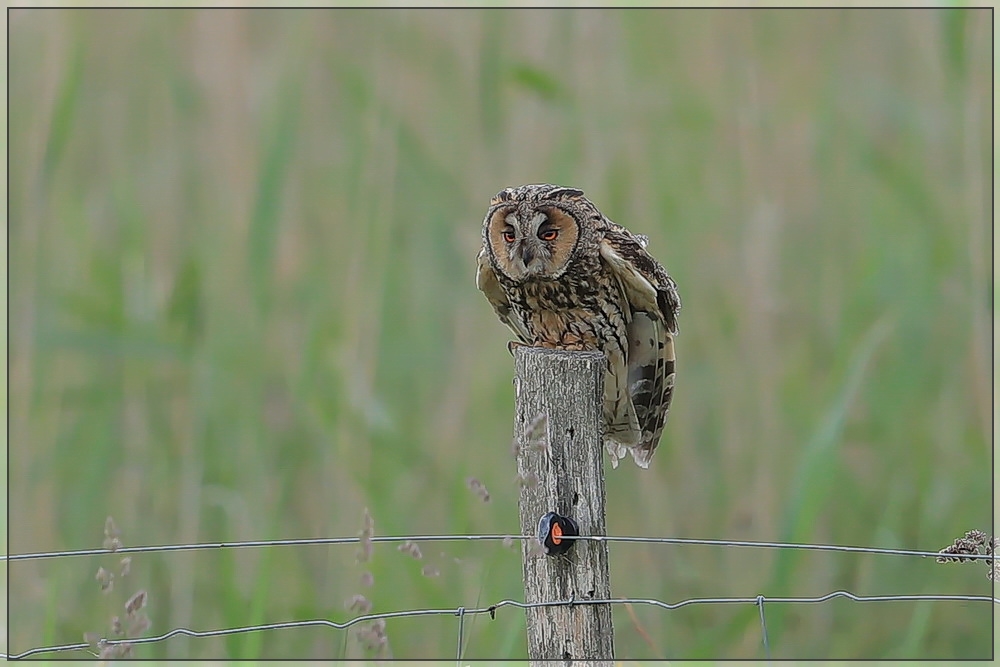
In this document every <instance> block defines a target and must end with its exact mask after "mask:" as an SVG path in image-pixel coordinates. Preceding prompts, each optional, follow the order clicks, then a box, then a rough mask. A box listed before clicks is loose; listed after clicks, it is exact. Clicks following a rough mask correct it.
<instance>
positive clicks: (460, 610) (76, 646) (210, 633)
mask: <svg viewBox="0 0 1000 667" xmlns="http://www.w3.org/2000/svg"><path fill="white" fill-rule="evenodd" d="M363 539H367V540H368V541H370V542H373V543H374V542H400V543H406V542H410V543H419V542H425V543H426V542H462V541H472V542H490V541H503V542H507V543H510V542H512V541H524V540H533V539H536V538H535V536H531V535H409V536H371V537H368V538H360V537H318V538H305V539H286V540H252V541H242V542H201V543H192V544H169V545H151V546H139V547H120V548H116V549H79V550H73V551H47V552H36V553H25V554H10V555H0V561H7V562H14V561H28V560H45V559H52V558H71V557H74V556H94V555H105V554H134V553H149V552H158V551H159V552H163V551H165V552H174V551H198V550H212V549H247V548H267V547H283V546H306V545H314V546H315V545H336V544H359V543H361V542H362V540H363ZM564 539H576V540H591V541H603V542H609V543H644V544H687V545H702V546H719V547H736V548H764V549H798V550H807V551H835V552H848V553H866V554H883V555H893V556H921V557H929V558H937V559H940V558H941V557H942V555H943V554H946V553H947V552H946V551H918V550H912V549H884V548H878V547H857V546H844V545H836V544H797V543H790V542H758V541H746V540H718V539H694V538H680V537H630V536H607V537H600V536H576V537H569V536H566V537H565V538H564ZM955 560H957V559H955ZM961 560H981V561H984V562H993V567H994V568H995V569H996V568H998V567H1000V563H998V562H997V561H1000V558H998V556H997V555H996V554H995V553H987V554H976V553H963V554H962V555H961ZM836 598H846V599H848V600H852V601H854V602H859V603H868V602H917V601H963V602H982V603H992V604H994V605H997V604H1000V598H997V597H991V596H988V595H948V594H945V595H930V594H917V595H906V594H902V595H855V594H854V593H851V592H849V591H833V592H830V593H827V594H826V595H821V596H816V597H767V596H765V595H757V596H755V597H713V598H689V599H686V600H680V601H677V602H666V601H664V600H658V599H653V598H613V599H604V600H599V599H598V600H594V599H568V600H555V601H550V602H536V603H524V602H519V601H517V600H510V599H505V600H500V601H498V602H495V603H493V604H491V605H488V606H483V607H457V608H436V609H435V608H427V609H407V610H402V611H393V612H385V613H379V614H364V615H361V616H356V617H354V618H352V619H350V620H348V621H346V622H344V623H337V622H335V621H330V620H327V619H310V620H300V621H285V622H279V623H263V624H259V625H247V626H241V627H232V628H220V629H216V630H192V629H190V628H173V629H172V630H169V631H168V632H164V633H163V634H160V635H155V636H150V637H137V638H129V639H118V640H116V639H106V638H105V639H102V640H101V646H102V647H104V648H108V647H115V646H118V645H126V644H127V645H131V646H138V645H142V644H155V643H158V642H163V641H166V640H168V639H170V638H172V637H178V636H187V637H196V638H204V637H223V636H227V635H236V634H246V633H254V632H269V631H275V630H285V629H290V628H310V627H323V628H334V629H337V630H347V629H349V628H351V627H352V626H355V625H359V624H362V623H369V622H374V621H379V620H382V621H385V620H388V619H393V618H413V617H424V616H453V617H455V618H456V638H457V642H458V644H457V645H458V649H457V653H456V659H457V660H461V658H462V648H463V646H464V640H465V636H464V635H465V618H466V617H467V616H477V615H483V614H488V615H489V616H490V618H495V617H496V615H497V613H498V611H500V610H502V609H504V608H507V607H510V608H514V609H521V610H525V609H531V608H536V607H557V606H572V605H594V604H608V605H636V606H639V605H645V606H652V607H657V608H660V609H668V610H672V609H680V608H681V607H687V606H691V605H707V604H735V605H753V606H755V607H757V609H758V613H759V617H760V629H761V645H762V647H763V650H764V655H765V657H766V658H767V659H770V657H771V655H770V649H771V647H770V643H769V641H768V634H767V617H766V613H765V606H766V605H774V604H822V603H824V602H827V601H829V600H833V599H836ZM92 649H93V647H92V646H91V645H90V644H88V643H84V642H80V643H73V644H61V645H56V646H41V647H36V648H30V649H27V650H25V651H21V652H19V653H0V657H2V658H4V659H7V660H19V659H23V658H30V657H32V656H37V655H42V654H49V653H68V652H75V651H88V652H90V651H92Z"/></svg>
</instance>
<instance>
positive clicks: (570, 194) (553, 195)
mask: <svg viewBox="0 0 1000 667" xmlns="http://www.w3.org/2000/svg"><path fill="white" fill-rule="evenodd" d="M546 194H547V196H548V197H549V198H550V199H576V198H578V197H582V196H583V190H577V189H576V188H563V187H557V188H555V189H554V190H552V191H550V192H548V193H546Z"/></svg>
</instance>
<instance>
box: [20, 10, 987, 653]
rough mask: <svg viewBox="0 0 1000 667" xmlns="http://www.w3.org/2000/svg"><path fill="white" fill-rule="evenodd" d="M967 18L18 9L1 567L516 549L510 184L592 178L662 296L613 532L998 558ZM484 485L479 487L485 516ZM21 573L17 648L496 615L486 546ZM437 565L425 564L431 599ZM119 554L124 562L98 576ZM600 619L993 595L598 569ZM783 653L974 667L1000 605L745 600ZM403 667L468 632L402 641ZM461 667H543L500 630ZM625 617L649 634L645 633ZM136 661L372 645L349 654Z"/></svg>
mask: <svg viewBox="0 0 1000 667" xmlns="http://www.w3.org/2000/svg"><path fill="white" fill-rule="evenodd" d="M988 11H989V10H980V11H964V10H931V9H927V10H910V11H887V10H884V11H883V10H880V11H860V10H853V11H850V10H808V11H807V10H802V11H765V10H757V11H749V10H739V11H706V10H674V11H657V10H610V9H607V10H581V11H550V10H516V11H515V10H509V11H504V10H469V11H454V10H383V11H376V10H339V11H276V10H253V11H249V10H247V11H222V10H202V11H197V10H184V11H125V10H117V11H110V10H103V11H90V10H88V11H84V10H77V11H69V10H50V11H27V10H12V11H11V12H10V73H9V85H10V97H9V119H10V135H9V151H10V156H9V159H10V162H9V165H10V181H9V187H10V193H9V194H10V209H9V210H10V225H9V232H10V235H9V243H10V258H9V261H10V266H9V268H10V293H9V307H10V345H11V353H10V360H9V364H10V366H9V370H10V375H9V377H10V396H9V409H10V460H9V475H10V497H9V503H10V505H9V509H10V516H9V531H10V535H9V550H10V552H11V553H20V552H28V551H40V550H49V549H80V548H91V547H98V546H100V544H101V542H102V539H103V535H102V528H103V525H104V520H105V517H106V516H107V515H109V514H110V515H112V516H114V517H115V520H116V521H117V523H118V526H119V527H120V529H121V531H122V534H123V541H124V542H125V544H126V545H142V544H169V543H188V542H196V541H231V540H248V539H268V538H299V537H312V536H344V535H354V534H356V533H357V531H358V529H359V527H360V524H361V516H362V512H363V509H364V508H365V507H368V508H370V511H371V513H372V516H373V517H374V521H375V527H376V533H377V534H381V535H403V534H428V533H430V534H434V533H509V532H516V531H517V511H516V502H517V486H516V484H515V481H514V476H515V473H516V467H515V464H514V461H513V460H512V458H511V455H510V448H509V443H510V436H511V424H512V409H513V392H512V386H511V377H512V360H511V358H510V356H509V355H508V354H507V351H506V349H505V342H506V341H507V339H508V338H509V334H508V333H507V332H506V330H505V329H504V328H503V327H502V326H501V325H500V324H499V323H498V322H497V321H496V319H495V317H494V315H493V313H492V312H491V310H490V308H489V306H488V305H487V303H486V301H485V300H484V299H483V298H482V296H481V295H480V294H479V293H478V292H477V290H476V289H475V284H474V257H475V254H476V252H477V250H478V246H479V238H480V237H479V234H480V224H481V219H482V216H483V213H484V211H485V209H486V207H487V205H488V202H489V199H490V197H491V196H492V195H493V194H494V193H495V192H496V191H498V190H500V189H501V188H503V187H505V186H508V185H515V184H521V183H527V182H538V181H548V182H556V183H561V184H567V185H573V186H577V187H581V188H582V189H584V190H585V191H586V193H587V194H588V195H589V196H590V197H591V198H592V199H593V200H594V201H595V202H597V204H598V205H599V206H600V207H601V209H602V210H603V211H604V212H605V213H606V214H607V215H608V216H609V217H611V218H612V219H614V220H616V221H618V222H621V223H622V224H625V225H626V226H628V227H629V228H630V229H632V230H633V231H635V232H638V233H643V234H647V235H648V236H649V237H650V239H651V242H650V246H649V247H650V250H651V251H652V252H653V254H655V255H656V256H657V257H658V258H659V259H660V260H661V261H662V262H663V263H664V264H665V265H666V266H667V268H668V269H669V270H670V273H671V274H672V275H673V276H674V277H675V278H676V280H677V282H678V284H679V286H680V291H681V294H682V296H683V299H684V310H683V312H682V314H681V336H680V338H679V339H678V343H677V346H678V347H677V350H678V367H679V368H678V378H677V392H676V397H675V403H674V409H673V410H672V412H671V420H670V422H669V424H668V425H667V428H666V431H665V433H664V439H663V443H662V444H661V448H660V450H659V452H658V453H657V456H656V458H655V459H654V462H653V465H652V466H651V469H650V470H648V471H641V470H638V469H637V468H635V467H634V466H632V465H631V464H629V465H624V466H623V467H621V468H620V469H618V470H614V471H612V470H610V467H609V471H608V481H607V487H608V498H609V508H608V512H609V516H608V527H609V531H610V532H611V533H612V534H617V535H653V536H671V537H699V538H729V539H737V540H788V541H797V542H819V543H835V544H844V545H865V546H881V547H898V548H910V549H925V550H937V549H941V548H943V547H945V546H947V545H948V544H950V543H951V541H952V540H953V539H954V538H956V537H959V536H960V535H962V534H963V533H964V532H965V531H966V530H969V529H972V528H982V529H984V530H989V525H990V520H991V512H992V503H991V475H990V463H991V422H992V419H991V387H990V385H991V377H992V376H991V371H990V343H989V340H990V318H991V317H992V315H991V313H992V308H993V302H992V300H991V299H992V296H991V283H990V271H991V267H990V245H991V240H992V227H991V223H990V215H991V214H990V199H989V196H990V192H991V180H990V179H991V176H990V173H991V172H990V159H991V154H990V145H991V144H990V123H991V116H990V114H991V106H990V102H991V78H990V77H991V74H990V68H991V65H990V59H991V55H990V54H991V40H992V34H991V26H990V19H989V16H990V15H989V13H988ZM470 476H474V477H477V478H478V479H480V480H482V481H483V483H485V484H486V486H487V487H488V488H489V491H490V493H491V496H492V497H491V500H490V502H489V503H486V504H484V503H482V502H481V501H480V500H479V499H478V498H476V497H475V496H474V495H473V494H472V493H470V491H469V490H468V489H467V488H466V482H465V480H466V478H467V477H470ZM423 551H424V560H423V561H422V562H418V561H415V560H413V559H411V558H409V557H408V556H407V555H405V554H402V553H399V552H397V551H396V550H395V548H394V547H393V546H392V545H377V546H376V549H375V554H374V559H373V561H372V563H371V564H370V569H371V572H372V573H373V575H374V580H375V583H374V586H373V587H371V588H365V587H363V586H362V585H361V584H360V583H359V577H360V575H361V573H362V571H363V566H361V565H358V564H356V563H355V548H354V547H353V546H349V547H296V548H274V549H259V550H239V551H226V552H223V553H217V552H182V553H167V554H140V555H137V556H135V557H134V558H133V565H132V570H133V572H132V574H131V575H130V577H129V579H128V580H126V581H125V582H119V583H120V584H121V583H123V584H124V585H123V586H119V587H118V589H116V591H115V592H114V594H112V595H111V596H110V597H104V596H102V595H101V594H100V593H98V586H97V583H96V582H95V581H94V572H95V571H96V569H97V567H98V566H99V565H102V564H103V565H105V566H107V567H110V566H111V565H113V564H114V563H115V561H116V559H114V558H109V557H101V558H97V557H94V558H74V559H69V558H67V559H60V560H46V561H39V562H26V563H14V564H11V566H10V589H9V595H10V604H11V614H10V620H9V634H8V636H7V644H8V648H9V650H10V651H11V652H17V651H21V650H25V649H27V648H31V647H33V646H41V645H48V644H61V643H71V642H76V641H80V640H81V638H82V635H83V633H84V632H86V631H96V632H106V631H107V626H108V619H109V618H110V616H111V615H112V614H114V613H117V609H118V608H119V605H120V604H121V602H122V601H123V600H124V597H125V596H126V595H127V594H128V593H130V592H132V591H133V590H134V589H135V588H138V587H144V588H147V589H148V591H149V606H148V611H149V615H150V617H151V619H152V622H153V629H152V631H153V632H157V633H158V632H163V631H166V630H168V629H170V628H174V627H179V626H184V627H189V628H194V629H213V628H223V627H231V626H240V625H247V624H253V623H263V622H277V621H288V620H295V619H309V618H329V619H332V620H338V621H342V620H345V619H347V618H349V617H350V613H349V612H348V611H346V610H345V609H344V600H345V599H346V598H348V597H350V596H351V595H353V594H355V593H363V594H365V595H366V596H368V597H369V598H370V599H371V600H372V602H373V605H374V608H373V611H376V612H383V611H396V610H405V609H412V608H425V607H451V608H457V607H458V606H462V605H465V606H472V605H476V604H480V605H482V604H488V603H490V602H493V601H497V600H499V599H503V598H508V597H510V598H515V599H519V598H520V597H521V595H522V594H523V593H522V587H521V581H520V572H521V569H520V555H519V553H518V551H517V550H516V549H513V550H511V549H506V548H504V547H503V546H502V545H500V544H492V543H473V544H462V543H458V544H447V545H442V544H425V545H423ZM428 563H429V564H431V565H433V566H435V567H437V568H438V569H439V570H440V573H441V574H440V576H439V577H425V576H422V574H421V568H422V567H423V566H424V565H425V564H428ZM109 564H111V565H109ZM611 568H612V587H613V590H614V593H615V594H616V595H618V596H641V597H655V598H659V599H662V600H665V601H669V602H675V601H679V600H682V599H685V598H689V597H721V596H756V595H757V594H764V595H766V596H768V597H772V596H786V595H795V596H812V595H822V594H825V593H828V592H830V591H833V590H838V589H846V590H850V591H852V592H854V593H857V594H861V595H880V594H918V593H941V594H943V593H966V594H979V595H985V594H989V593H990V591H991V587H990V582H989V581H987V579H986V577H985V576H984V569H985V568H983V567H982V566H980V565H972V564H961V565H959V564H948V565H940V564H937V563H936V562H935V561H934V560H933V559H927V558H924V559H921V558H908V557H899V556H878V555H861V554H837V553H805V552H793V551H787V552H781V553H779V552H776V551H772V550H762V549H735V548H719V547H696V546H664V545H617V544H616V545H612V549H611ZM767 612H768V629H769V632H770V645H771V649H772V652H773V655H774V656H776V657H786V658H861V657H869V658H984V657H987V656H988V655H989V654H990V651H991V648H992V642H991V630H992V624H991V618H992V613H993V606H992V605H990V604H988V603H959V602H936V603H929V602H921V603H903V602H887V603H870V604H860V603H854V602H850V601H847V600H833V601H830V602H826V603H824V604H821V605H798V606H791V605H779V604H777V603H774V604H770V605H768V606H767ZM615 629H616V643H617V651H618V656H619V657H620V658H652V657H658V656H659V657H668V658H735V657H743V658H756V657H762V655H763V653H762V648H761V646H760V626H759V619H758V615H757V610H756V608H754V607H753V606H750V605H746V606H736V605H693V606H688V607H684V608H682V609H679V610H675V611H666V610H661V609H654V608H636V609H634V617H633V616H632V615H630V614H629V613H628V611H627V610H626V609H624V608H617V609H616V610H615ZM386 630H387V634H388V636H389V642H390V646H391V652H392V655H394V656H395V657H424V658H448V657H452V656H454V651H455V642H456V634H457V619H454V618H449V617H440V618H425V619H400V620H392V621H390V622H389V623H388V625H387V628H386ZM466 631H467V633H466V636H467V640H468V643H467V647H466V649H465V656H467V657H469V658H475V657H488V656H497V657H507V658H519V657H523V656H525V655H526V653H525V652H526V647H525V639H524V619H523V614H519V613H517V612H516V611H512V610H501V612H500V613H498V614H497V618H496V620H489V619H488V618H487V617H478V618H469V619H467V621H466ZM643 633H645V634H646V635H648V636H649V637H650V641H646V640H645V639H644V638H643ZM138 655H139V656H141V657H149V658H153V657H156V658H159V657H164V658H177V659H180V658H222V657H228V658H250V657H268V658H278V657H338V656H353V655H361V651H360V649H359V648H358V647H357V646H356V645H355V644H354V643H352V641H348V640H346V639H345V634H344V633H342V632H339V631H335V630H325V629H307V630H285V631H277V632H269V633H266V634H247V635H235V636H231V637H226V638H216V639H190V638H183V637H178V638H174V639H171V640H169V641H166V642H163V643H160V644H156V645H150V646H144V647H142V648H140V649H139V651H138Z"/></svg>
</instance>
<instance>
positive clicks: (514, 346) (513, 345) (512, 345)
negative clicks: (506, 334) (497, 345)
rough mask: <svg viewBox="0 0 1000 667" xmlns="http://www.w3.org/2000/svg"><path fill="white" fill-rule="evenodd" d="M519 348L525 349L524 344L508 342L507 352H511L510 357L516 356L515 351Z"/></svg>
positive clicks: (516, 341)
mask: <svg viewBox="0 0 1000 667" xmlns="http://www.w3.org/2000/svg"><path fill="white" fill-rule="evenodd" d="M519 347H525V345H524V343H522V342H521V341H519V340H511V341H507V351H508V352H510V356H512V357H513V356H514V350H515V349H517V348H519Z"/></svg>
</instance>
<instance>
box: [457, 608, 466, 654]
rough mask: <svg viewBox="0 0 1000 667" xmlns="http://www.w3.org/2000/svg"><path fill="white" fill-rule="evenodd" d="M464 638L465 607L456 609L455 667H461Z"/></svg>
mask: <svg viewBox="0 0 1000 667" xmlns="http://www.w3.org/2000/svg"><path fill="white" fill-rule="evenodd" d="M464 638H465V607H459V608H458V650H457V651H456V653H455V665H456V667H462V640H463V639H464Z"/></svg>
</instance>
